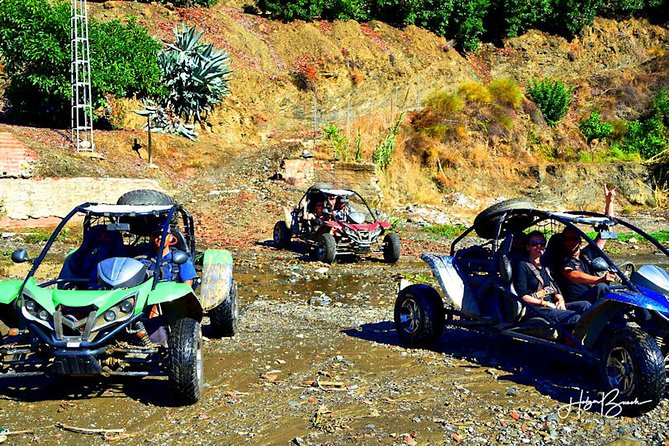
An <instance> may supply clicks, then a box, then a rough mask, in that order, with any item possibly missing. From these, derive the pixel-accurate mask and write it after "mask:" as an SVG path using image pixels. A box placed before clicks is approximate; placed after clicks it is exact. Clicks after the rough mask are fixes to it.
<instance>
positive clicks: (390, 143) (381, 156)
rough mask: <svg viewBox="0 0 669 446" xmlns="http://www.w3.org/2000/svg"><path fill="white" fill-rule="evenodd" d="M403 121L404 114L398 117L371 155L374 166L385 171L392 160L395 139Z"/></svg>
mask: <svg viewBox="0 0 669 446" xmlns="http://www.w3.org/2000/svg"><path fill="white" fill-rule="evenodd" d="M402 119H404V112H402V113H401V114H400V117H399V118H398V119H397V122H395V125H393V126H392V127H391V129H390V130H389V131H388V134H387V135H386V137H385V138H384V139H383V141H381V142H380V143H379V145H377V146H376V148H375V149H374V153H373V154H372V161H373V162H374V164H376V167H378V168H379V169H381V170H382V171H385V170H386V169H387V168H388V166H389V165H390V163H391V162H392V160H393V152H395V138H396V137H397V133H398V132H399V129H400V124H401V123H402Z"/></svg>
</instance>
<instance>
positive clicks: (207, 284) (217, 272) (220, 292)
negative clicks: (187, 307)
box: [200, 249, 233, 311]
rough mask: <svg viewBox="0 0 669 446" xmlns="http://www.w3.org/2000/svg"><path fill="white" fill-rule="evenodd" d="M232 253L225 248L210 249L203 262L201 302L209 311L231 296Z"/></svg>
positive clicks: (206, 252)
mask: <svg viewBox="0 0 669 446" xmlns="http://www.w3.org/2000/svg"><path fill="white" fill-rule="evenodd" d="M232 269H233V260H232V254H230V252H229V251H226V250H224V249H208V250H207V251H205V252H204V261H203V262H202V284H201V285H200V303H201V304H202V308H204V309H205V311H209V310H211V309H213V308H215V307H217V306H218V305H220V303H221V302H224V301H225V300H226V299H227V298H228V296H230V288H231V286H232Z"/></svg>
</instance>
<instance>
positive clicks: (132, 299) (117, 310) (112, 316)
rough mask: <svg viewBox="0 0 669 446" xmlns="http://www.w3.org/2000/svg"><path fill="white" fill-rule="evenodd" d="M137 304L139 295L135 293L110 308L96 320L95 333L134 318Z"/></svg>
mask: <svg viewBox="0 0 669 446" xmlns="http://www.w3.org/2000/svg"><path fill="white" fill-rule="evenodd" d="M136 302H137V293H134V294H132V295H131V296H129V297H126V298H125V299H123V300H122V301H121V302H119V303H117V304H116V305H114V306H112V307H110V308H109V309H108V310H106V311H105V312H104V313H102V314H101V315H99V316H98V317H97V318H96V319H95V324H94V325H93V331H95V330H99V329H101V328H103V327H105V326H107V325H109V324H112V323H118V322H123V321H125V320H127V319H129V318H130V317H131V316H132V313H133V310H134V309H135V303H136Z"/></svg>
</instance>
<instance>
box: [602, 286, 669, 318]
mask: <svg viewBox="0 0 669 446" xmlns="http://www.w3.org/2000/svg"><path fill="white" fill-rule="evenodd" d="M637 287H638V288H639V291H641V292H640V293H637V292H634V291H631V290H627V289H624V290H612V291H610V292H608V293H606V294H605V295H604V299H607V300H611V301H616V302H621V303H624V304H627V305H631V306H634V307H638V308H644V309H646V310H651V311H657V312H658V313H661V314H663V315H665V316H667V317H669V300H667V297H666V296H665V295H664V294H660V293H658V292H657V291H653V290H651V289H649V288H644V287H642V286H637Z"/></svg>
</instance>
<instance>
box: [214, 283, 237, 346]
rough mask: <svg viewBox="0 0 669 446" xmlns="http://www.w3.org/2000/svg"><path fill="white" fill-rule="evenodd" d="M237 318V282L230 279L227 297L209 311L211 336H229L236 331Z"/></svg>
mask: <svg viewBox="0 0 669 446" xmlns="http://www.w3.org/2000/svg"><path fill="white" fill-rule="evenodd" d="M238 320H239V294H238V292H237V282H235V281H234V280H233V281H232V286H231V287H230V294H229V295H228V298H227V299H225V300H224V301H223V302H221V303H220V304H219V305H218V306H216V307H214V308H213V309H212V310H210V311H209V324H210V329H211V336H212V337H214V338H220V337H231V336H234V335H235V334H236V333H237V321H238Z"/></svg>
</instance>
